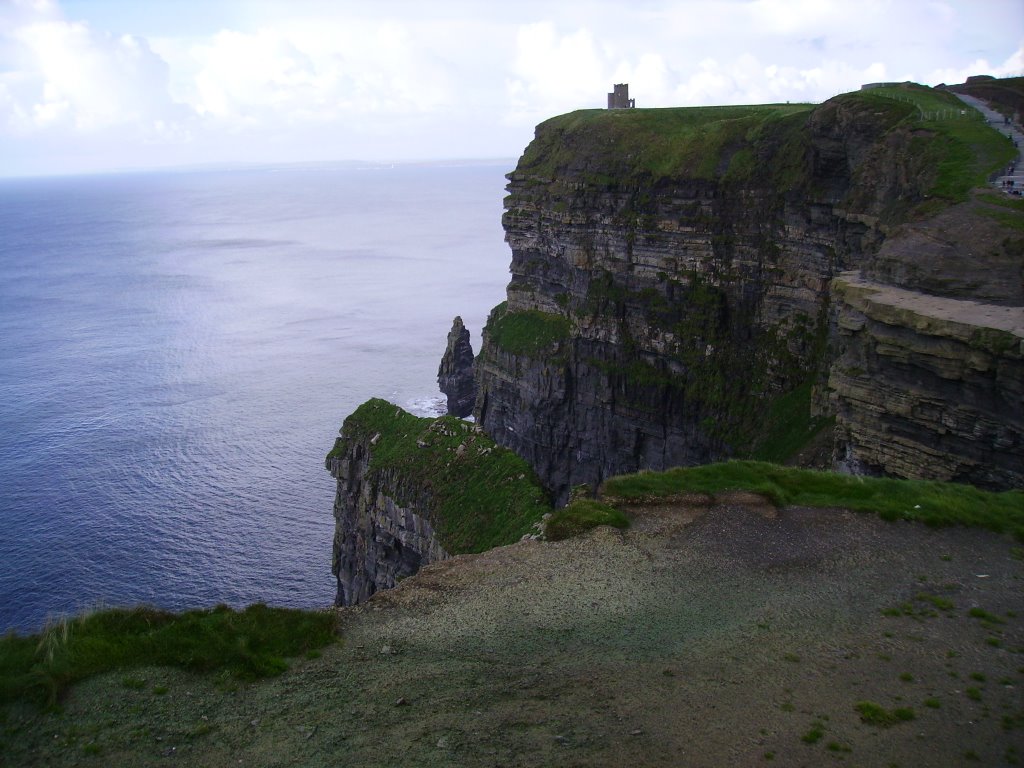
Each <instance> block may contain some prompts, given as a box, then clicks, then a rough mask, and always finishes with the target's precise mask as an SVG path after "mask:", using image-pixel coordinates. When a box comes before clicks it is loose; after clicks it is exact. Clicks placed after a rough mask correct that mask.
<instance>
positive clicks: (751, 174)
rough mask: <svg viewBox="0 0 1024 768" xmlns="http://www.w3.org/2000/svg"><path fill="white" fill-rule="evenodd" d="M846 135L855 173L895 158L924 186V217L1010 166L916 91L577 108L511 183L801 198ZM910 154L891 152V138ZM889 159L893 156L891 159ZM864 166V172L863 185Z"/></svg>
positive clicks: (963, 117)
mask: <svg viewBox="0 0 1024 768" xmlns="http://www.w3.org/2000/svg"><path fill="white" fill-rule="evenodd" d="M830 132H832V133H837V134H843V133H844V132H847V135H846V136H845V138H846V139H848V140H849V143H850V145H851V149H852V151H853V152H854V153H856V151H857V149H858V148H857V147H856V144H857V143H858V140H859V139H858V137H857V136H856V135H855V134H858V133H859V134H863V135H864V136H865V137H867V138H868V139H869V142H867V143H870V144H874V145H876V151H873V152H869V153H866V154H864V155H863V156H861V157H853V156H851V158H850V160H851V161H852V163H853V164H855V165H856V164H860V163H862V162H863V163H867V164H868V165H869V166H870V165H872V164H880V165H888V164H891V163H892V162H893V159H894V158H893V157H892V156H891V154H889V153H891V152H893V151H896V152H897V153H899V154H902V158H897V159H900V160H902V161H903V162H908V163H909V165H908V170H909V171H910V172H911V173H912V175H914V176H921V177H923V180H924V184H923V185H922V186H923V188H922V189H921V194H922V196H923V197H924V198H927V199H928V200H929V202H928V206H927V208H926V210H925V212H931V211H934V210H936V209H937V208H941V207H943V206H944V205H948V204H952V203H957V202H962V201H963V200H965V199H966V197H967V194H968V192H969V191H970V190H971V189H972V188H974V187H977V186H981V185H983V184H984V183H985V181H986V179H987V177H988V176H989V174H991V173H992V172H993V171H995V170H996V169H997V168H999V167H1000V166H1002V165H1004V164H1006V163H1007V162H1009V161H1010V160H1011V159H1012V158H1013V157H1014V150H1013V146H1012V144H1011V143H1010V142H1009V141H1008V140H1007V139H1006V137H1005V136H1003V135H1001V134H1000V133H999V132H998V131H996V130H995V129H993V128H991V127H989V126H988V125H986V124H985V122H984V121H983V120H982V119H981V116H980V115H979V114H978V113H977V112H976V111H975V110H973V109H970V108H967V107H966V105H965V104H964V103H963V102H962V101H960V100H959V99H958V98H957V97H956V96H955V95H954V94H952V93H950V92H948V91H944V90H936V89H932V88H928V87H925V86H920V85H915V84H912V83H908V84H904V85H900V86H893V87H888V88H878V89H874V90H870V91H858V92H853V93H846V94H841V95H839V96H836V97H835V98H833V99H830V100H828V101H826V102H824V103H823V104H820V105H812V104H764V105H756V106H726V107H680V108H665V109H631V110H598V109H590V110H579V111H576V112H571V113H569V114H565V115H560V116H558V117H555V118H552V119H550V120H547V121H545V122H543V123H541V124H540V125H539V126H538V127H537V133H536V138H535V140H534V141H533V142H532V143H531V144H530V146H529V147H527V149H526V152H525V153H524V154H523V157H522V159H521V160H520V163H519V166H518V168H517V171H516V172H517V174H522V175H524V176H530V177H533V178H535V179H539V180H546V181H552V180H555V179H556V178H558V177H560V176H563V175H568V176H571V177H580V178H582V179H584V180H586V181H587V182H589V183H593V184H597V185H604V186H607V187H615V186H617V185H619V184H623V183H628V182H629V180H630V179H633V178H636V177H639V176H646V177H649V178H651V179H653V180H657V179H662V178H674V179H687V180H698V181H700V180H704V181H711V180H721V181H725V182H729V181H736V182H750V181H751V180H756V181H757V183H758V184H764V185H771V186H779V185H782V187H783V188H785V189H805V190H806V189H808V187H809V185H810V184H811V183H812V182H813V177H814V175H815V174H816V173H818V172H819V170H820V169H816V168H815V163H816V153H817V152H818V149H819V148H818V147H816V142H818V141H819V140H820V138H821V137H822V136H825V135H827V134H829V133H830ZM896 135H900V136H902V138H903V140H905V142H906V146H902V145H901V146H900V147H899V148H898V149H894V147H893V146H892V145H894V144H898V143H900V142H894V141H893V140H891V139H890V138H887V137H890V136H896ZM887 152H888V153H887ZM871 175H872V174H871V171H870V169H869V170H868V171H867V172H866V173H861V177H862V180H864V181H865V182H869V181H870V178H871Z"/></svg>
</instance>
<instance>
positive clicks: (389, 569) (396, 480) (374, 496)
mask: <svg viewBox="0 0 1024 768" xmlns="http://www.w3.org/2000/svg"><path fill="white" fill-rule="evenodd" d="M377 439H379V437H377ZM373 444H374V438H373V437H371V438H370V440H369V441H363V440H358V439H357V440H353V441H351V442H349V444H348V445H347V447H346V450H345V451H344V453H342V454H341V455H339V456H333V457H330V458H328V460H327V469H328V471H330V473H331V475H333V476H334V478H335V479H336V480H337V481H338V485H337V492H336V495H335V500H334V518H335V533H334V555H333V558H332V565H331V571H332V572H333V573H334V576H335V578H336V579H337V583H338V592H337V596H336V598H335V603H336V604H337V605H355V604H357V603H361V602H363V601H364V600H367V599H368V598H369V597H370V596H371V595H373V594H374V593H375V592H377V591H379V590H382V589H389V588H391V587H393V586H395V584H396V583H398V582H399V581H400V580H401V579H403V578H405V577H406V576H411V575H412V574H414V573H416V571H418V570H419V569H420V567H421V566H424V565H427V564H428V563H432V562H435V561H437V560H442V559H444V558H446V557H447V556H448V553H447V552H445V550H444V547H442V546H441V543H440V541H439V540H438V537H437V534H436V533H435V531H434V528H433V526H432V525H431V524H430V521H429V520H427V519H426V518H425V517H424V516H423V515H422V514H420V513H421V512H422V505H421V504H417V503H416V502H415V501H413V502H411V503H410V502H405V503H400V502H398V501H396V497H397V498H399V499H407V498H411V499H417V498H418V497H419V496H420V495H421V493H422V491H419V490H418V489H409V488H408V481H407V480H405V479H403V477H402V476H401V474H399V473H396V472H382V473H379V474H376V475H373V474H371V473H370V471H369V469H370V465H369V462H370V453H371V451H372V448H373ZM410 490H413V491H414V493H412V494H410V493H409V491H410Z"/></svg>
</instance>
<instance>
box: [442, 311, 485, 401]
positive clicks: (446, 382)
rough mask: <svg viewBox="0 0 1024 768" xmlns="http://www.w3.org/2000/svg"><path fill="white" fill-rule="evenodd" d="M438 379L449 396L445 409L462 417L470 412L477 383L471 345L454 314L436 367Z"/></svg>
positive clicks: (460, 320) (465, 331)
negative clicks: (439, 361)
mask: <svg viewBox="0 0 1024 768" xmlns="http://www.w3.org/2000/svg"><path fill="white" fill-rule="evenodd" d="M437 383H438V385H439V386H440V387H441V391H442V392H443V393H444V394H445V396H446V397H447V398H448V413H449V414H450V415H452V416H458V417H459V418H464V417H466V416H469V415H470V414H471V413H473V403H474V402H475V401H476V384H475V383H474V381H473V346H472V344H470V342H469V331H468V330H466V326H464V325H463V324H462V318H461V317H458V316H456V318H455V320H454V321H452V329H451V331H449V332H448V348H447V349H445V351H444V356H443V357H442V358H441V365H440V366H439V367H438V369H437Z"/></svg>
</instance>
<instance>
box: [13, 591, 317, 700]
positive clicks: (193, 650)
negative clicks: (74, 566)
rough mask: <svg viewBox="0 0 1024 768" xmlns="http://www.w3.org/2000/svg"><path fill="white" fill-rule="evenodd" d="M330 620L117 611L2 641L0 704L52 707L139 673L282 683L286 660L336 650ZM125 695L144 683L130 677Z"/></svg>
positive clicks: (275, 614)
mask: <svg viewBox="0 0 1024 768" xmlns="http://www.w3.org/2000/svg"><path fill="white" fill-rule="evenodd" d="M334 626H335V617H334V614H332V613H329V612H317V611H301V610H294V609H290V608H269V607H267V606H266V605H262V604H256V605H251V606H249V607H248V608H246V609H245V610H243V611H235V610H232V609H231V608H229V607H228V606H226V605H219V606H217V607H216V608H213V609H210V610H196V611H186V612H184V613H177V614H175V613H169V612H167V611H161V610H157V609H156V608H149V607H137V608H126V609H124V608H115V609H109V610H103V611H97V612H95V613H88V614H85V615H82V616H78V617H76V618H70V619H63V620H61V621H60V622H57V623H55V624H52V625H50V626H49V627H47V628H46V629H44V630H43V631H42V632H41V633H39V634H36V635H28V636H22V635H15V634H8V635H6V636H5V637H3V638H2V639H0V702H10V701H14V700H16V699H23V700H31V701H35V702H37V703H39V704H50V705H52V704H55V703H56V702H57V700H58V699H59V697H60V696H61V694H62V693H63V692H64V691H65V690H66V689H67V688H68V687H69V686H70V685H72V684H73V683H76V682H78V681H80V680H84V679H86V678H88V677H92V676H93V675H98V674H102V673H104V672H110V671H113V670H119V669H126V670H127V669H131V668H135V667H141V666H170V667H180V668H183V669H187V670H190V671H193V672H203V673H214V672H223V673H227V674H229V675H232V676H235V677H238V678H241V679H247V680H249V679H255V678H259V677H267V676H271V675H277V674H280V673H281V672H283V671H284V670H285V669H286V668H287V663H286V662H285V658H286V657H294V656H299V655H300V654H303V653H305V652H307V651H308V650H310V649H314V648H319V647H322V646H324V645H327V644H328V643H331V642H334V640H335V638H336V636H335V631H334ZM123 682H124V685H125V687H126V688H142V687H144V686H145V684H146V683H145V681H144V680H140V679H139V678H134V677H126V678H125V679H124V681H123Z"/></svg>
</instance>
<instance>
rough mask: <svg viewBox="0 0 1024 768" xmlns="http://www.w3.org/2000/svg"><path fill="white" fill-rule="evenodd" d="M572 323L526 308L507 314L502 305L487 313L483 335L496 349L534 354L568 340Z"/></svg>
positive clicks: (503, 303) (516, 353)
mask: <svg viewBox="0 0 1024 768" xmlns="http://www.w3.org/2000/svg"><path fill="white" fill-rule="evenodd" d="M571 330H572V324H571V323H570V322H569V319H568V318H567V317H564V316H563V315H555V314H552V313H550V312H541V311H540V310H536V309H529V310H525V311H521V312H509V311H508V305H507V303H506V302H502V303H501V304H499V305H498V306H497V307H495V308H494V310H492V312H491V316H490V317H489V318H488V321H487V328H486V331H487V334H488V338H489V339H490V341H492V342H493V343H494V344H495V345H496V346H498V347H499V348H500V349H503V350H505V351H506V352H511V353H512V354H514V355H537V354H539V353H540V352H543V351H545V350H547V349H550V348H551V347H552V346H553V345H555V344H556V343H558V342H560V341H566V340H568V338H569V332H570V331H571Z"/></svg>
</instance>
